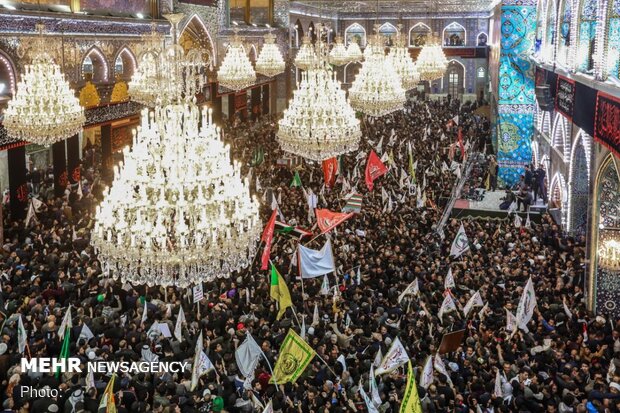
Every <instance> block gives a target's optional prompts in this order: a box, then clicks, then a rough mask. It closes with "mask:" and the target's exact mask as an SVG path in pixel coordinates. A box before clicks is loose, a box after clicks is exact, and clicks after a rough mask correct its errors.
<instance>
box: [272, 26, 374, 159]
mask: <svg viewBox="0 0 620 413" xmlns="http://www.w3.org/2000/svg"><path fill="white" fill-rule="evenodd" d="M321 30H322V26H321V25H318V33H321ZM318 39H319V40H317V45H316V49H317V50H316V53H315V56H316V59H315V60H314V62H312V64H311V66H310V67H308V68H307V70H305V71H304V72H303V73H302V75H301V82H300V83H299V85H298V87H297V90H295V92H294V93H293V99H292V100H291V102H290V104H289V107H288V108H287V109H286V110H285V111H284V114H283V117H282V119H281V120H280V121H279V122H278V131H277V133H276V137H277V139H278V141H279V143H280V146H281V147H282V150H284V151H286V152H290V153H292V154H295V155H299V156H302V157H304V158H306V159H310V160H313V161H322V160H325V159H329V158H333V157H334V156H337V155H341V154H343V153H347V152H351V151H354V150H355V149H357V147H358V145H359V140H360V138H361V136H362V131H361V128H360V121H359V120H358V119H357V118H356V117H355V111H353V109H352V108H351V106H350V105H349V103H348V102H347V99H346V93H345V91H344V90H342V88H341V86H340V82H338V81H337V80H336V78H335V74H334V73H333V72H332V70H331V69H330V68H329V65H328V64H327V54H328V49H327V47H326V45H324V43H323V42H322V40H321V36H319V37H318Z"/></svg>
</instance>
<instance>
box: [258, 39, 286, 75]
mask: <svg viewBox="0 0 620 413" xmlns="http://www.w3.org/2000/svg"><path fill="white" fill-rule="evenodd" d="M264 37H265V43H264V44H263V48H262V49H261V51H260V54H259V55H258V59H256V72H257V73H260V74H262V75H265V76H268V77H274V76H276V75H279V74H280V73H283V72H284V69H285V67H286V63H285V62H284V59H283V58H282V53H280V49H279V48H278V45H277V44H276V36H275V35H273V34H271V33H267V34H266V35H265V36H264Z"/></svg>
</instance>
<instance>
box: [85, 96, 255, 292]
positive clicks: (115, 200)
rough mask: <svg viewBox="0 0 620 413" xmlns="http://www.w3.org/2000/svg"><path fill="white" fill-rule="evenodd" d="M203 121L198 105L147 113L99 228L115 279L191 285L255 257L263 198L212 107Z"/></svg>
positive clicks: (99, 242)
mask: <svg viewBox="0 0 620 413" xmlns="http://www.w3.org/2000/svg"><path fill="white" fill-rule="evenodd" d="M199 119H200V113H199V109H198V107H197V106H196V105H195V104H192V103H188V104H184V103H176V104H171V105H167V106H165V107H159V106H158V107H157V108H156V109H155V111H154V112H151V113H149V112H148V110H146V109H145V110H144V111H143V112H142V126H141V127H139V128H138V131H137V133H136V134H134V139H133V145H132V146H131V149H130V148H129V147H128V148H126V149H125V151H124V163H122V164H121V166H120V167H116V168H115V173H114V181H113V183H112V186H111V188H110V189H109V190H106V191H105V192H104V199H103V201H102V203H101V205H99V206H98V207H97V212H96V216H95V226H94V228H93V231H92V244H93V246H95V248H96V250H97V251H98V256H99V259H100V260H101V261H102V263H103V268H104V271H105V272H106V273H108V274H109V273H110V271H111V272H112V274H111V275H112V276H113V277H114V278H121V280H122V281H123V282H129V283H131V284H132V285H138V284H146V285H149V286H153V285H161V286H170V285H174V286H177V287H180V288H186V287H188V286H190V285H192V284H197V283H201V282H203V281H208V280H213V279H214V278H216V277H226V276H229V274H230V272H231V271H238V270H240V269H242V268H245V267H247V266H248V265H249V264H250V262H251V259H252V257H253V256H254V255H255V253H256V248H257V241H258V238H259V235H260V231H261V223H260V221H259V217H258V202H257V201H256V199H255V198H252V197H251V196H250V190H249V182H248V181H247V179H246V180H243V178H242V177H241V172H240V170H241V168H240V165H239V164H238V163H237V162H235V163H234V166H233V165H232V164H231V162H230V148H229V146H228V145H224V143H223V142H222V141H221V139H220V135H221V133H220V129H219V127H216V126H215V124H214V123H213V121H212V118H211V110H209V112H208V113H207V112H206V111H203V113H202V122H199ZM199 124H201V125H202V126H199Z"/></svg>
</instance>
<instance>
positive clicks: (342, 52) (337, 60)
mask: <svg viewBox="0 0 620 413" xmlns="http://www.w3.org/2000/svg"><path fill="white" fill-rule="evenodd" d="M350 61H351V58H350V57H349V54H348V53H347V49H346V48H345V47H344V43H343V42H342V36H336V44H334V48H333V49H332V51H331V52H329V63H331V64H333V65H336V66H342V65H346V64H347V63H349V62H350Z"/></svg>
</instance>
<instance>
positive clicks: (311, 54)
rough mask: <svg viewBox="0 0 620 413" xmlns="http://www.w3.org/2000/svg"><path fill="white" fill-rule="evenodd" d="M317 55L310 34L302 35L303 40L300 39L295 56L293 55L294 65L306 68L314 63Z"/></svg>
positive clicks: (302, 68)
mask: <svg viewBox="0 0 620 413" xmlns="http://www.w3.org/2000/svg"><path fill="white" fill-rule="evenodd" d="M316 59H317V56H316V53H315V51H314V47H313V46H312V38H311V37H310V34H308V35H307V36H304V40H303V41H302V44H301V47H300V48H299V51H298V52H297V56H295V66H297V68H298V69H301V70H306V69H308V68H309V67H310V66H312V65H313V64H314V62H315V61H316Z"/></svg>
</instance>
